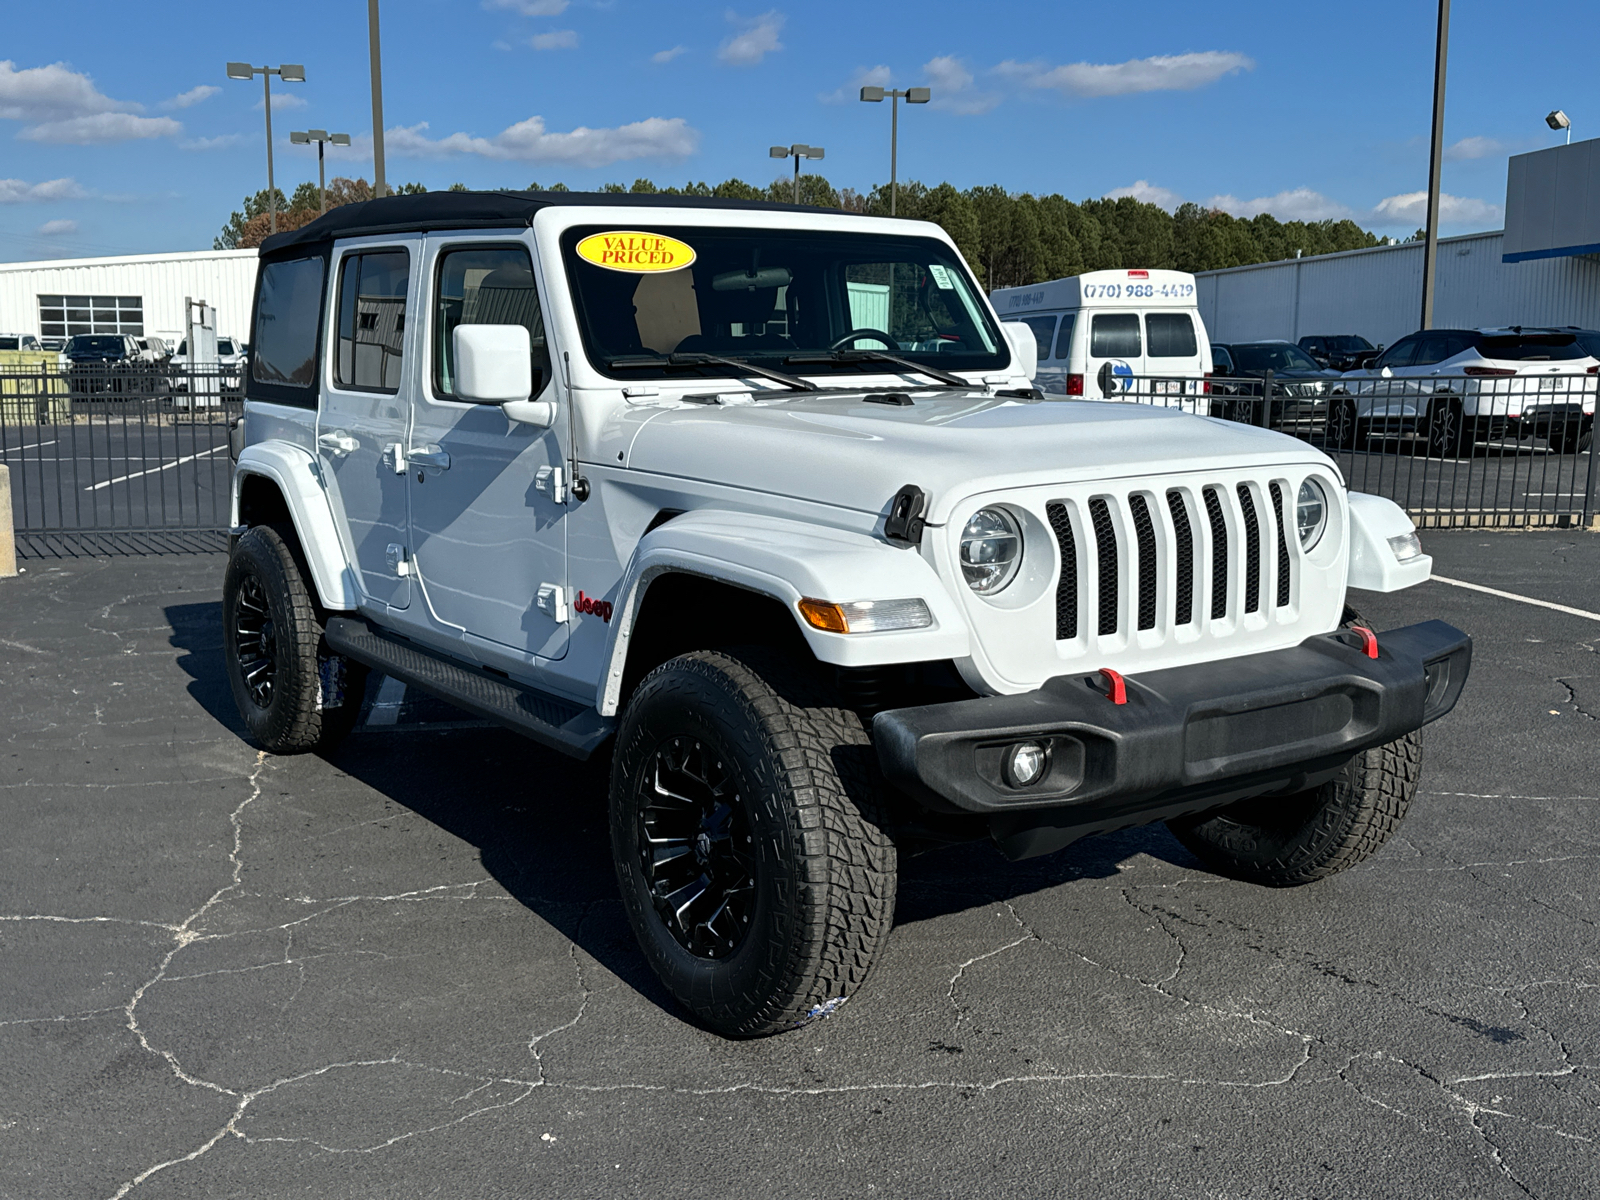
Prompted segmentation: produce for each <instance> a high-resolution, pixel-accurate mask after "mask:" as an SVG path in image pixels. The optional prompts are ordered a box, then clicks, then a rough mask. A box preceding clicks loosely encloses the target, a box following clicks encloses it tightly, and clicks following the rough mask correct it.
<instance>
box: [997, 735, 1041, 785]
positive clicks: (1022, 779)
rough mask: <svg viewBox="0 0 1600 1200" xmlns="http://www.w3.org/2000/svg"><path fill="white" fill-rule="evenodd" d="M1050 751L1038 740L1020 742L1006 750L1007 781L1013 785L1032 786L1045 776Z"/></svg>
mask: <svg viewBox="0 0 1600 1200" xmlns="http://www.w3.org/2000/svg"><path fill="white" fill-rule="evenodd" d="M1049 765H1050V751H1048V750H1046V749H1045V748H1044V747H1043V746H1041V745H1040V744H1039V743H1038V742H1019V743H1018V744H1017V745H1015V746H1013V747H1011V749H1009V750H1007V751H1006V782H1007V783H1009V784H1010V785H1011V786H1012V787H1017V788H1025V787H1032V786H1033V785H1034V784H1036V783H1038V782H1039V780H1041V779H1043V778H1044V773H1045V769H1046V768H1047V767H1048V766H1049Z"/></svg>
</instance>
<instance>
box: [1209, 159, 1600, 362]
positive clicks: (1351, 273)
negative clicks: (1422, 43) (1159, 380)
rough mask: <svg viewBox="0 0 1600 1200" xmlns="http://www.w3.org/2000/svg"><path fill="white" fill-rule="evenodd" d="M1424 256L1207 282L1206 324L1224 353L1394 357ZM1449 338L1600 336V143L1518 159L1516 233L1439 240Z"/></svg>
mask: <svg viewBox="0 0 1600 1200" xmlns="http://www.w3.org/2000/svg"><path fill="white" fill-rule="evenodd" d="M1422 258H1423V244H1422V243H1421V242H1420V241H1419V242H1404V243H1402V244H1400V245H1397V246H1378V247H1374V248H1373V249H1370V250H1350V251H1346V252H1345V253H1343V254H1323V255H1318V256H1317V257H1315V258H1292V259H1287V260H1285V261H1282V262H1273V263H1259V264H1255V265H1252V266H1247V267H1230V268H1228V269H1227V270H1222V271H1205V272H1201V273H1199V274H1197V275H1196V276H1195V283H1196V290H1197V292H1198V296H1199V308H1200V315H1201V317H1202V318H1203V319H1204V321H1205V323H1206V329H1207V330H1208V331H1209V332H1210V334H1211V337H1212V338H1213V340H1215V341H1219V342H1243V341H1256V340H1259V339H1263V338H1284V339H1287V340H1288V341H1291V342H1294V341H1299V340H1300V339H1301V338H1302V337H1306V336H1308V335H1313V334H1340V333H1357V334H1360V335H1362V336H1363V337H1365V338H1366V339H1367V340H1368V341H1369V342H1371V343H1372V344H1373V345H1392V344H1393V343H1394V342H1396V341H1397V340H1399V339H1400V338H1402V337H1404V336H1405V335H1406V334H1408V333H1415V332H1416V330H1417V328H1418V326H1419V323H1420V320H1419V317H1420V313H1421V310H1422ZM1434 278H1435V285H1434V286H1435V291H1434V308H1433V324H1434V327H1435V328H1438V329H1477V328H1484V327H1488V326H1503V325H1577V326H1579V327H1581V328H1585V329H1600V139H1593V140H1590V141H1586V142H1576V143H1574V144H1573V145H1570V146H1552V147H1550V148H1549V149H1547V150H1537V151H1534V152H1533V153H1531V154H1519V155H1515V156H1514V157H1512V159H1511V160H1510V163H1509V164H1508V170H1507V176H1506V228H1505V229H1504V230H1496V231H1494V232H1491V233H1475V234H1469V235H1468V236H1466V237H1453V238H1441V239H1440V240H1439V257H1438V266H1437V271H1436V274H1435V277H1434Z"/></svg>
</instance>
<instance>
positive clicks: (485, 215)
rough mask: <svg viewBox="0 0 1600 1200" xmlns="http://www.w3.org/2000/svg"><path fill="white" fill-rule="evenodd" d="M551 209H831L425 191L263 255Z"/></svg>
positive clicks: (348, 216) (348, 215) (323, 223)
mask: <svg viewBox="0 0 1600 1200" xmlns="http://www.w3.org/2000/svg"><path fill="white" fill-rule="evenodd" d="M546 208H713V209H718V208H720V209H740V210H745V211H756V212H800V213H813V214H815V213H819V212H828V211H831V210H829V209H819V208H815V207H812V206H810V205H803V204H771V203H769V202H767V201H765V200H725V199H722V198H721V197H717V196H669V195H662V194H661V193H659V192H651V193H644V194H638V193H634V192H421V193H419V194H417V195H414V196H385V197H384V198H383V199H381V200H364V201H361V202H360V203H358V204H341V205H340V206H339V207H338V208H336V209H334V210H333V211H332V212H329V213H325V214H323V215H322V216H320V217H318V218H317V219H316V220H315V221H312V222H311V224H309V225H305V226H302V227H301V228H299V229H295V230H291V231H290V232H288V233H277V234H274V235H273V236H271V237H269V238H268V239H267V240H266V241H264V242H262V243H261V253H262V254H263V255H270V254H274V253H276V252H277V251H279V250H286V249H288V248H289V247H291V246H302V245H308V244H310V243H315V242H327V241H331V240H332V239H334V238H344V237H362V236H364V235H367V234H378V233H425V232H429V231H432V230H444V229H504V228H506V227H507V226H518V225H523V226H525V225H531V224H532V223H533V218H534V215H535V214H536V213H538V212H539V211H540V210H541V209H546Z"/></svg>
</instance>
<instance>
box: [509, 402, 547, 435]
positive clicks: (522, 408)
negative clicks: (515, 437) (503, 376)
mask: <svg viewBox="0 0 1600 1200" xmlns="http://www.w3.org/2000/svg"><path fill="white" fill-rule="evenodd" d="M500 411H501V412H503V413H505V415H506V418H507V419H508V420H511V421H515V422H517V423H518V424H520V425H535V426H538V427H539V428H540V429H548V428H550V426H552V425H554V424H555V423H556V403H555V401H554V400H507V401H506V402H505V403H503V404H501V405H500Z"/></svg>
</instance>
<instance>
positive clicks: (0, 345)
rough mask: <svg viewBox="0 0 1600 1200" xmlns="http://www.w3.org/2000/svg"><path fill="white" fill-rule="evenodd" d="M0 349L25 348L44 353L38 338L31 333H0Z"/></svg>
mask: <svg viewBox="0 0 1600 1200" xmlns="http://www.w3.org/2000/svg"><path fill="white" fill-rule="evenodd" d="M0 350H27V351H33V352H35V353H39V354H42V353H44V347H43V346H41V345H40V344H39V339H38V338H36V337H34V336H33V334H31V333H0Z"/></svg>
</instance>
